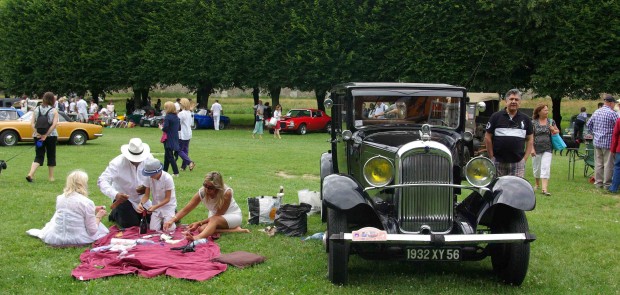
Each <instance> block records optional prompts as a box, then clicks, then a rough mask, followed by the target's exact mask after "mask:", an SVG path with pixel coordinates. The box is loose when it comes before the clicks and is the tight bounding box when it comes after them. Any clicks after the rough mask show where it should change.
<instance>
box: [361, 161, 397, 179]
mask: <svg viewBox="0 0 620 295" xmlns="http://www.w3.org/2000/svg"><path fill="white" fill-rule="evenodd" d="M393 177H394V165H393V164H392V162H390V160H388V159H386V158H384V157H374V158H371V159H370V160H368V162H366V165H364V178H365V179H366V181H367V182H368V183H370V184H371V185H373V186H386V185H388V184H390V182H392V178H393Z"/></svg>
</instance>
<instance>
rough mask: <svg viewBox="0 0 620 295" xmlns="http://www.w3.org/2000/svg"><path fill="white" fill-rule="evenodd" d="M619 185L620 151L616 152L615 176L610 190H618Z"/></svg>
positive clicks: (613, 191)
mask: <svg viewBox="0 0 620 295" xmlns="http://www.w3.org/2000/svg"><path fill="white" fill-rule="evenodd" d="M618 187H620V153H616V160H615V161H614V176H613V177H612V178H611V185H610V186H609V191H610V192H612V193H615V192H618Z"/></svg>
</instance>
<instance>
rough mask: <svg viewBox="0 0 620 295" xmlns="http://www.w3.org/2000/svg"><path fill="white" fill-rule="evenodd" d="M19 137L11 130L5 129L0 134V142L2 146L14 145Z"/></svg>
mask: <svg viewBox="0 0 620 295" xmlns="http://www.w3.org/2000/svg"><path fill="white" fill-rule="evenodd" d="M18 140H19V137H18V136H17V133H16V132H15V131H13V130H7V131H4V132H2V134H0V144H1V145H3V146H14V145H16V144H17V141H18Z"/></svg>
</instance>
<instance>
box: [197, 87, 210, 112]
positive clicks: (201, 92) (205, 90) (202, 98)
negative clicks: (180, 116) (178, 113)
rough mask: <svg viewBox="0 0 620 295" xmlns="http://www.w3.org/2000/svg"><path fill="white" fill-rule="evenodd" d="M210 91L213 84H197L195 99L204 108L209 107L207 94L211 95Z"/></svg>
mask: <svg viewBox="0 0 620 295" xmlns="http://www.w3.org/2000/svg"><path fill="white" fill-rule="evenodd" d="M211 93H213V84H211V83H209V82H207V83H205V84H201V85H199V86H198V90H197V91H196V101H197V103H198V105H200V106H202V107H204V108H205V109H206V110H208V109H209V95H211Z"/></svg>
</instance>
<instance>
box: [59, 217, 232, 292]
mask: <svg viewBox="0 0 620 295" xmlns="http://www.w3.org/2000/svg"><path fill="white" fill-rule="evenodd" d="M182 230H183V229H181V228H177V229H176V231H175V232H174V233H173V234H171V236H172V238H173V239H177V240H178V239H183V235H182V234H181V231H182ZM120 232H121V231H120V230H119V229H118V228H117V227H116V226H112V227H111V228H110V233H109V234H108V235H106V236H104V237H102V238H101V239H99V240H97V241H95V242H94V243H93V245H92V247H93V249H95V248H97V247H100V246H105V245H109V244H110V242H111V241H112V239H113V238H122V239H139V238H143V237H144V236H145V235H148V234H157V233H156V232H153V231H149V232H147V233H146V234H144V235H141V234H139V228H138V227H137V226H134V227H130V228H127V229H125V230H124V231H122V235H121V234H119V233H120ZM147 240H152V241H154V242H155V243H153V244H138V245H135V246H133V247H131V248H130V249H127V252H126V253H121V252H118V251H109V250H105V251H100V252H91V251H90V250H91V249H86V250H85V251H84V253H82V254H81V255H80V261H81V263H80V265H78V266H77V267H76V268H75V269H74V270H73V271H72V272H71V275H72V276H73V277H75V278H76V279H78V280H92V279H97V278H103V277H109V276H114V275H121V274H137V275H140V276H143V277H146V278H152V277H155V276H158V275H162V274H165V275H169V276H171V277H175V278H183V279H188V280H196V281H204V280H208V279H210V278H212V277H214V276H216V275H218V274H219V273H222V272H224V271H225V270H226V268H227V265H226V264H224V263H220V262H216V261H211V259H213V258H215V257H218V256H220V247H219V246H218V245H217V244H216V243H214V242H213V239H212V238H211V237H209V241H208V242H207V243H204V244H199V245H196V247H195V252H186V253H182V251H177V250H171V249H170V248H174V247H180V246H185V245H187V240H182V241H181V242H178V243H176V244H170V243H166V242H161V241H160V237H159V236H154V237H151V238H147Z"/></svg>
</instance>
